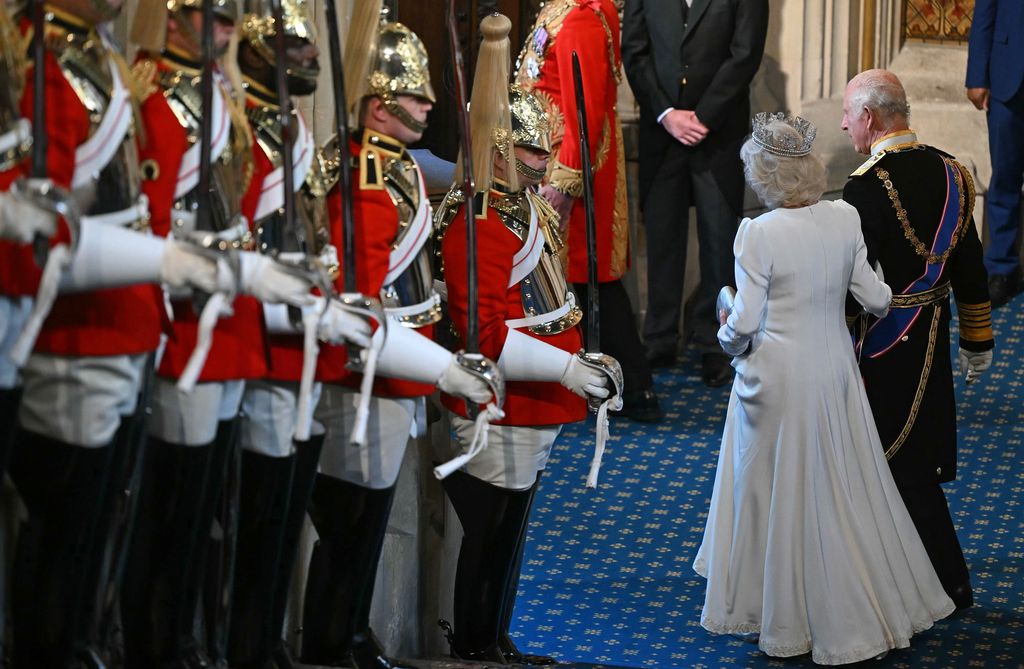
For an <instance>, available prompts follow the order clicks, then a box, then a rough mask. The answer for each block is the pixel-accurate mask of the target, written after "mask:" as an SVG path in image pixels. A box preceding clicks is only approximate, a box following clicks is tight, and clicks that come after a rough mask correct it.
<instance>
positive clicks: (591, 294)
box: [572, 51, 601, 353]
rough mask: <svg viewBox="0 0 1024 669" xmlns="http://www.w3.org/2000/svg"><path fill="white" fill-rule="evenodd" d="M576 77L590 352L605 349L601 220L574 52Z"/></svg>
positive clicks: (584, 106) (573, 62)
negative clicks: (599, 260)
mask: <svg viewBox="0 0 1024 669" xmlns="http://www.w3.org/2000/svg"><path fill="white" fill-rule="evenodd" d="M572 80H573V87H574V88H575V91H576V121H577V124H578V125H579V127H580V169H581V170H582V171H583V209H584V213H585V214H586V230H587V330H586V341H585V342H584V344H585V346H586V350H587V353H598V352H600V350H601V329H600V327H599V325H600V320H599V316H600V298H599V297H598V294H597V223H596V221H595V218H594V173H593V171H592V170H591V166H590V133H589V131H588V130H587V107H586V97H585V95H584V93H583V74H582V73H581V72H580V58H579V56H577V55H576V52H575V51H573V52H572Z"/></svg>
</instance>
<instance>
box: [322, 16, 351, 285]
mask: <svg viewBox="0 0 1024 669" xmlns="http://www.w3.org/2000/svg"><path fill="white" fill-rule="evenodd" d="M324 14H325V15H326V19H327V41H328V48H329V50H330V57H331V73H332V74H333V75H334V122H335V124H336V125H337V126H338V164H339V166H340V169H341V176H340V181H339V184H338V198H339V200H340V202H341V257H342V266H341V267H342V286H343V289H344V291H345V292H346V293H349V294H355V293H357V292H358V289H357V288H356V254H355V226H354V221H353V219H352V165H351V164H350V163H349V160H348V151H349V148H348V141H349V140H348V100H347V99H346V98H345V70H344V68H343V67H342V60H341V39H340V36H339V35H338V15H337V11H336V9H335V5H334V0H325V2H324Z"/></svg>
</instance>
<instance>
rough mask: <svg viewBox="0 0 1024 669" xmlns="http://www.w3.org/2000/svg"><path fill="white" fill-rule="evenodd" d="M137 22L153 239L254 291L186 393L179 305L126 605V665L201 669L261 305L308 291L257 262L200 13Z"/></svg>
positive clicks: (223, 6)
mask: <svg viewBox="0 0 1024 669" xmlns="http://www.w3.org/2000/svg"><path fill="white" fill-rule="evenodd" d="M213 16H214V25H213V26H212V29H211V32H212V36H213V44H212V45H211V47H212V51H213V53H214V54H223V53H224V50H225V49H226V47H227V46H228V44H229V41H230V39H231V36H232V33H233V31H234V28H235V24H236V22H237V19H238V9H237V6H236V4H235V2H234V0H215V2H214V3H213ZM135 17H136V18H135V22H134V24H133V26H132V38H133V41H134V42H135V43H136V44H137V45H138V46H139V50H140V55H139V58H138V60H137V62H136V63H135V65H134V66H133V68H132V73H133V75H134V79H135V81H136V82H138V85H139V86H140V87H141V88H142V92H143V94H144V96H145V97H144V102H143V104H142V108H141V116H142V119H143V126H144V128H143V129H144V132H143V133H141V134H140V142H139V143H140V158H141V173H142V179H143V181H142V187H143V190H144V191H145V192H146V194H147V195H148V196H149V201H150V209H151V212H152V221H153V227H154V231H155V232H157V233H158V234H162V235H173V236H177V237H183V238H195V237H204V236H205V237H206V238H207V239H216V240H217V243H216V246H217V247H218V248H220V249H230V252H231V253H232V254H235V255H236V257H237V260H238V267H239V275H238V277H237V279H238V287H239V288H240V290H241V292H242V293H244V294H242V295H239V296H237V297H235V299H234V300H233V302H232V303H231V315H229V316H224V317H222V318H220V320H219V321H218V322H217V325H216V328H215V329H214V330H213V335H212V343H211V346H210V350H209V353H208V356H207V359H206V362H205V365H203V367H202V370H201V372H200V373H199V376H198V382H197V383H196V385H195V387H194V389H192V390H191V391H189V392H186V391H185V390H179V388H178V384H179V381H180V380H181V377H182V375H183V374H185V373H186V371H187V369H188V367H189V363H190V359H191V356H192V353H193V350H194V349H195V347H196V345H197V342H198V340H199V339H200V333H199V322H198V317H197V313H196V312H197V305H196V304H195V303H194V301H193V299H192V296H191V295H180V294H177V293H172V294H171V296H170V305H171V311H172V313H173V316H174V324H173V334H172V336H170V337H168V339H167V342H166V346H165V347H164V350H163V355H162V358H161V360H160V364H159V367H158V369H157V377H156V378H155V379H154V382H153V388H152V398H151V415H150V418H149V426H148V429H149V448H148V453H147V457H146V459H145V466H144V470H143V475H142V484H141V495H140V500H139V507H138V512H137V521H136V527H135V531H134V533H133V536H132V543H131V546H130V552H129V560H128V566H127V569H126V574H125V583H124V588H123V593H122V599H121V606H122V611H124V612H128V615H126V616H125V617H124V637H125V656H126V664H127V666H129V667H152V666H157V665H159V664H163V663H168V664H173V663H186V664H187V663H192V664H196V663H198V664H201V663H202V662H208V661H209V660H208V659H207V658H205V656H204V651H203V650H202V648H201V644H200V643H199V642H198V641H196V640H195V639H194V637H193V615H194V611H195V609H196V604H197V600H198V598H199V594H200V592H201V590H202V585H203V574H204V568H205V563H206V555H207V546H208V544H209V538H210V532H211V525H212V523H213V519H214V515H215V510H216V505H217V502H218V500H219V498H220V496H221V491H222V488H223V485H224V480H225V477H226V473H225V472H226V467H227V465H228V461H229V459H230V454H231V453H232V452H233V450H234V448H235V445H236V444H237V438H238V432H239V431H238V416H239V407H240V404H241V398H242V391H243V387H244V383H245V380H247V379H256V378H260V377H262V376H264V375H265V374H266V373H267V369H268V361H267V357H266V351H265V346H264V339H265V330H264V326H263V320H262V314H261V309H262V307H261V305H260V303H259V302H258V301H257V300H258V299H263V300H267V301H274V302H276V301H291V302H295V303H297V304H304V303H305V300H306V299H307V296H308V293H309V284H308V282H306V281H304V280H300V279H299V278H297V277H294V276H292V275H291V274H289V273H288V272H286V271H284V270H283V269H281V268H279V267H277V266H276V264H275V263H274V261H273V260H272V259H271V258H269V257H265V256H263V255H260V254H258V253H255V252H252V251H250V250H248V249H250V248H252V247H254V246H255V242H254V241H253V240H254V238H253V235H252V232H251V229H250V225H249V223H248V221H249V220H251V217H252V215H253V213H254V211H252V210H251V209H250V210H246V209H245V208H244V207H243V201H242V196H243V194H244V192H245V190H246V186H247V185H248V182H249V179H250V174H251V173H252V165H253V148H252V138H251V133H250V130H249V126H248V123H247V122H246V120H245V115H244V112H243V110H242V107H241V104H239V103H238V102H236V101H235V99H234V97H233V95H232V92H231V91H230V90H229V88H228V84H227V81H226V79H227V78H226V73H225V72H222V71H220V70H219V68H218V69H215V70H214V76H213V77H212V78H211V81H210V82H208V85H210V86H211V87H212V91H211V95H210V99H211V105H210V109H208V110H204V109H203V105H202V99H203V91H202V86H203V85H204V82H203V77H202V76H201V75H202V69H203V62H202V58H203V46H204V45H203V44H202V43H201V37H200V36H201V35H202V32H203V30H202V29H203V22H202V12H201V3H200V2H199V0H181V1H180V2H170V3H167V2H164V1H163V0H156V1H154V2H144V3H143V4H142V5H140V8H139V9H138V11H137V12H136V14H135ZM204 113H205V115H206V119H205V120H206V121H207V122H208V123H209V124H210V126H209V136H210V143H211V144H210V156H211V164H210V165H209V166H208V169H209V175H210V177H209V178H210V188H209V193H208V194H207V196H206V197H203V195H204V194H203V193H200V173H201V171H202V170H203V169H204V166H202V165H201V164H200V159H201V153H202V152H201V149H202V147H201V143H200V142H199V138H200V137H202V136H203V133H202V124H203V121H204ZM201 208H202V209H201ZM232 278H234V277H232ZM229 283H230V281H229ZM222 289H224V287H223V286H222V285H219V286H218V287H217V290H218V291H219V290H222ZM232 292H233V291H232ZM211 299H212V298H211Z"/></svg>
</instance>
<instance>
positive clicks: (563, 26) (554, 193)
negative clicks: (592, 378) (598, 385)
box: [515, 0, 664, 421]
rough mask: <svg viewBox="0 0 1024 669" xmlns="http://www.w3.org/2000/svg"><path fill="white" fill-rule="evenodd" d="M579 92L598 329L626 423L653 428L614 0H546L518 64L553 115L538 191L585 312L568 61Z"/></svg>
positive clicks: (526, 84) (524, 81)
mask: <svg viewBox="0 0 1024 669" xmlns="http://www.w3.org/2000/svg"><path fill="white" fill-rule="evenodd" d="M574 52H575V53H576V54H577V55H578V56H579V60H580V72H581V74H582V77H583V89H584V90H585V91H586V118H587V126H588V128H587V129H588V131H589V137H590V163H591V165H593V173H594V213H595V217H596V221H597V271H598V293H599V296H600V304H601V310H600V318H601V324H600V330H601V333H602V341H603V342H604V343H605V346H606V348H607V351H606V352H607V353H608V354H609V355H610V356H612V357H613V358H615V359H617V360H619V361H620V362H621V364H622V371H623V375H624V380H625V392H624V394H623V408H622V412H623V414H624V415H626V416H628V417H630V418H632V419H633V420H637V421H659V420H661V418H662V416H663V415H664V414H663V412H662V410H661V406H660V405H659V403H658V397H657V395H656V394H655V392H654V386H653V380H652V378H651V371H650V366H649V365H648V362H647V358H646V354H645V352H644V346H643V344H642V343H641V342H640V336H639V334H638V333H637V329H636V319H635V317H634V315H633V307H632V305H631V304H630V302H629V296H628V295H627V294H626V289H625V287H624V286H623V285H622V276H623V275H624V274H625V273H626V270H627V269H629V212H628V207H627V204H626V163H625V154H624V151H623V144H622V128H621V125H620V123H619V115H618V112H617V107H616V104H617V98H618V84H619V82H620V81H621V80H622V56H621V54H620V52H619V14H618V10H617V9H616V8H615V3H614V2H613V0H553V1H552V2H548V3H546V4H545V5H544V7H543V8H542V9H541V11H540V13H539V14H538V16H537V20H536V21H535V22H534V26H533V31H532V32H531V33H530V37H529V38H528V39H527V41H526V44H525V45H524V46H523V49H522V52H521V54H520V55H519V58H518V60H517V63H516V70H517V72H516V75H515V78H516V82H517V83H518V84H519V85H520V86H522V87H523V89H525V90H527V91H535V92H536V93H537V94H538V95H539V96H541V98H543V99H544V101H545V103H546V104H547V106H548V108H549V109H550V113H551V121H552V128H551V143H552V154H551V157H552V159H551V163H550V165H549V167H548V176H547V178H546V179H545V184H544V185H543V186H542V187H541V189H540V192H541V194H542V195H544V197H545V198H547V199H548V201H549V202H550V203H551V204H552V206H553V207H554V209H555V211H556V212H558V215H559V217H560V219H561V225H562V229H563V230H565V231H566V233H565V234H566V239H565V241H566V247H567V249H568V268H567V276H568V279H569V281H570V282H572V283H573V285H574V286H575V288H576V294H577V296H579V298H580V303H581V304H587V285H586V284H587V237H586V213H585V206H584V202H583V198H582V195H583V172H582V169H583V164H582V158H581V154H580V137H581V134H580V128H579V121H578V118H577V113H576V98H575V95H574V92H573V81H574V79H573V69H572V54H573V53H574Z"/></svg>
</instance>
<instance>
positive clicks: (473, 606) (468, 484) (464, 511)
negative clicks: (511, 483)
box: [444, 472, 534, 664]
mask: <svg viewBox="0 0 1024 669" xmlns="http://www.w3.org/2000/svg"><path fill="white" fill-rule="evenodd" d="M444 489H445V492H446V493H448V498H449V499H450V500H451V502H452V506H453V507H454V508H455V512H456V513H457V514H458V516H459V520H460V521H461V523H462V528H463V532H464V535H463V537H462V545H461V547H460V549H459V563H458V567H457V569H456V572H455V598H454V606H453V614H454V623H455V636H454V648H453V650H454V652H455V654H456V655H457V656H458V657H460V658H462V659H466V660H482V661H490V662H497V663H499V664H509V662H510V658H507V657H506V656H505V653H504V652H502V651H503V649H502V647H501V643H500V642H501V637H502V636H503V635H504V629H503V627H502V625H503V623H504V620H503V618H502V614H503V604H504V602H505V593H506V590H507V588H508V584H509V579H510V578H511V577H512V573H513V570H514V568H515V566H516V557H517V555H518V547H519V537H520V534H521V533H522V531H523V529H524V526H525V523H526V517H527V516H528V514H529V510H530V504H531V502H532V500H533V490H534V488H530V489H528V490H507V489H505V488H499V487H498V486H494V485H491V484H489V483H486V482H484V481H481V480H480V479H478V478H475V477H473V476H471V475H469V474H466V473H465V472H455V473H454V474H452V475H451V476H449V477H448V478H446V479H445V481H444Z"/></svg>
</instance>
